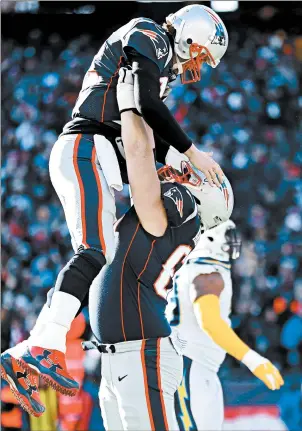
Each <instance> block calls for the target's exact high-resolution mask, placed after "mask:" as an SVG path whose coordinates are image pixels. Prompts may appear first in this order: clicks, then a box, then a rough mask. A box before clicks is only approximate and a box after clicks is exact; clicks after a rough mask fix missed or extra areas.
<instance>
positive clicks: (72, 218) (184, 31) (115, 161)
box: [2, 5, 228, 415]
mask: <svg viewBox="0 0 302 431" xmlns="http://www.w3.org/2000/svg"><path fill="white" fill-rule="evenodd" d="M227 46H228V35H227V31H226V28H225V26H224V24H223V22H222V21H221V19H220V18H219V16H218V15H217V14H216V13H215V12H214V11H212V10H211V9H209V8H207V7H205V6H201V5H190V6H186V7H184V8H182V9H181V10H179V11H178V12H176V13H175V14H171V15H170V16H168V17H167V19H166V23H165V24H164V25H163V26H161V25H158V24H157V23H155V22H154V21H152V20H151V19H147V18H137V19H133V20H131V21H130V22H129V23H127V24H126V25H124V26H123V27H121V28H119V29H118V30H117V31H115V32H114V33H113V34H112V35H111V36H110V37H109V38H108V39H107V40H106V41H105V43H104V44H103V45H102V47H101V48H100V50H99V52H98V53H97V54H96V55H95V57H94V58H93V60H92V63H91V66H90V68H89V70H88V71H87V73H86V75H85V77H84V81H83V85H82V89H81V91H80V94H79V96H78V99H77V101H76V104H75V107H74V109H73V113H72V120H71V121H70V122H69V123H68V124H66V126H65V127H64V129H63V133H62V134H61V136H60V137H59V139H58V141H57V142H56V143H55V144H54V147H53V149H52V153H51V156H50V164H49V166H50V177H51V181H52V184H53V186H54V188H55V190H56V192H57V194H58V197H59V199H60V201H61V203H62V206H63V208H64V213H65V216H66V221H67V225H68V229H69V232H70V235H71V239H72V245H73V249H74V253H75V254H74V256H73V257H72V259H71V260H70V261H69V262H68V263H67V265H66V266H65V267H64V268H63V269H62V270H61V271H60V273H59V275H58V278H57V281H56V284H55V288H54V293H53V291H52V292H51V294H50V295H49V298H48V303H47V304H45V306H44V307H43V309H42V311H41V313H40V315H39V317H38V320H37V322H36V325H35V327H34V329H33V330H32V332H31V336H30V338H29V339H28V340H26V341H24V342H23V343H22V345H18V346H16V347H15V348H12V349H10V350H9V351H7V352H5V353H4V354H3V355H2V374H3V375H4V377H5V378H7V377H10V378H8V380H9V381H10V383H11V382H12V380H14V385H15V386H14V391H15V393H17V394H18V393H19V395H20V393H21V392H22V400H23V401H22V403H23V404H24V407H25V408H31V409H32V410H33V412H34V414H36V415H40V414H41V412H42V411H43V406H41V403H40V400H39V398H37V400H38V401H37V404H35V405H34V406H31V404H30V403H31V399H32V397H30V395H29V394H30V393H31V392H32V391H31V390H30V391H29V390H28V387H27V385H25V383H24V381H25V380H24V379H23V380H22V379H17V377H16V376H17V374H16V370H17V365H16V359H18V358H20V356H22V358H23V361H24V362H27V363H29V364H31V366H33V367H35V369H36V370H38V371H39V372H40V375H41V377H42V378H44V380H45V381H46V382H47V383H48V384H51V385H52V386H53V387H54V388H55V389H56V390H58V391H59V392H62V393H64V394H69V395H74V394H75V393H76V391H77V390H78V384H77V382H76V381H75V380H74V379H73V378H72V377H71V375H70V374H69V373H68V372H67V369H66V363H65V351H66V334H67V331H68V330H69V328H70V324H71V322H72V320H73V319H74V317H75V316H76V315H77V314H78V313H79V312H80V310H81V309H82V308H83V307H84V306H85V305H86V304H87V298H88V292H89V288H90V285H91V283H92V281H93V280H94V278H95V277H96V275H97V274H98V273H99V271H100V270H101V268H102V267H103V266H104V265H105V264H106V263H110V262H111V261H112V259H113V256H114V250H115V245H114V233H113V224H114V222H115V200H114V190H121V189H122V187H123V182H126V183H127V182H128V179H127V172H126V160H125V153H124V149H123V145H122V140H121V127H120V112H119V109H118V104H117V99H116V86H117V80H118V72H119V69H120V67H121V66H122V65H123V64H127V65H128V66H129V67H131V68H132V70H133V73H134V94H135V106H136V110H137V112H138V113H139V114H140V115H142V117H143V118H144V120H145V121H146V123H147V124H148V125H149V126H150V127H151V128H152V129H153V132H154V135H155V141H156V142H155V147H156V153H157V156H156V158H157V160H158V161H161V162H163V163H165V161H166V162H167V163H169V153H170V146H171V145H173V146H174V147H175V148H176V149H177V150H179V151H180V152H181V153H185V154H186V155H187V156H188V158H189V160H190V161H191V163H192V164H193V165H194V166H196V167H197V168H198V169H199V170H200V171H201V172H202V173H203V174H204V175H205V176H206V178H207V179H208V182H209V183H210V184H213V185H214V184H216V185H217V186H219V185H220V183H219V182H222V175H223V173H222V171H221V168H220V167H219V165H218V164H217V163H216V162H215V161H214V160H213V159H212V158H211V156H210V155H209V154H206V153H203V152H201V151H199V150H198V149H197V148H196V147H195V145H194V144H193V143H192V141H191V139H190V138H189V137H188V136H187V135H186V134H185V133H184V132H183V130H182V129H181V127H180V126H179V124H178V123H177V121H176V120H175V119H174V117H173V115H172V114H171V113H170V111H169V109H168V108H167V107H166V105H165V104H164V102H163V100H162V99H163V98H164V97H165V96H166V95H167V93H168V89H169V83H170V82H171V81H173V80H174V79H175V78H176V76H177V75H178V74H179V75H181V79H182V82H183V83H184V84H186V83H187V82H195V81H198V80H199V79H200V77H201V67H202V65H203V63H207V64H209V65H210V66H211V67H216V66H217V65H218V64H219V62H220V59H221V57H222V56H223V55H224V53H225V52H226V49H227ZM54 365H55V366H54ZM4 367H5V370H4ZM32 386H35V384H33V385H32ZM11 387H12V386H11ZM16 388H17V389H16ZM37 397H38V395H37Z"/></svg>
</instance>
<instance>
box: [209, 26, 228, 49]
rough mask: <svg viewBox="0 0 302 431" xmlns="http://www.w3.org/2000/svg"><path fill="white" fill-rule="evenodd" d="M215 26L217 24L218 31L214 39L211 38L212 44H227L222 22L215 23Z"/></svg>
mask: <svg viewBox="0 0 302 431" xmlns="http://www.w3.org/2000/svg"><path fill="white" fill-rule="evenodd" d="M215 26H216V33H215V36H214V37H213V40H211V44H213V45H221V46H225V44H226V38H225V34H224V30H223V27H222V25H221V24H220V23H218V24H217V23H215Z"/></svg>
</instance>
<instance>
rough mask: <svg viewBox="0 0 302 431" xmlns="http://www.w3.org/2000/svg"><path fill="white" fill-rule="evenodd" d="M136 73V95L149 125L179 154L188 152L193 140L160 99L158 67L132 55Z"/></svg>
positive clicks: (139, 109)
mask: <svg viewBox="0 0 302 431" xmlns="http://www.w3.org/2000/svg"><path fill="white" fill-rule="evenodd" d="M131 62H132V70H133V73H134V95H135V102H136V106H137V108H138V111H139V112H140V113H141V114H142V116H143V117H144V119H145V120H146V122H147V123H148V125H149V126H150V127H151V128H152V129H153V131H154V132H155V133H157V134H158V135H159V136H160V137H161V138H162V139H164V140H165V141H166V142H167V143H168V144H169V145H172V146H173V147H175V148H176V149H177V150H178V151H179V152H181V153H184V152H186V151H187V150H188V149H189V148H190V147H191V145H192V141H191V139H190V138H189V137H188V136H187V135H186V133H185V132H184V131H183V130H182V128H181V127H180V126H179V124H178V123H177V121H176V120H175V118H174V117H173V115H172V114H171V112H170V111H169V109H168V108H167V106H166V105H165V104H164V102H163V101H162V100H161V99H160V97H159V93H160V82H159V79H160V71H159V69H158V67H157V65H156V64H155V63H154V62H153V61H151V60H149V59H148V58H146V57H143V56H141V55H131Z"/></svg>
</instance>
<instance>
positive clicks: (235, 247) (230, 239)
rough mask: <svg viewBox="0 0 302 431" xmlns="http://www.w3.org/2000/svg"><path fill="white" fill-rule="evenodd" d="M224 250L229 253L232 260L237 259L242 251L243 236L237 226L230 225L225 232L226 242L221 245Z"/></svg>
mask: <svg viewBox="0 0 302 431" xmlns="http://www.w3.org/2000/svg"><path fill="white" fill-rule="evenodd" d="M221 249H222V251H224V252H225V253H228V254H229V257H230V259H231V260H236V259H238V257H239V256H240V253H241V238H240V237H239V234H238V232H237V230H236V228H233V227H229V228H228V229H227V230H226V232H225V243H224V244H222V246H221Z"/></svg>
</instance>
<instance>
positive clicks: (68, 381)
mask: <svg viewBox="0 0 302 431" xmlns="http://www.w3.org/2000/svg"><path fill="white" fill-rule="evenodd" d="M18 363H19V365H20V366H21V367H22V368H24V369H25V370H26V371H28V372H29V373H31V374H33V373H34V372H38V373H39V374H40V377H41V378H42V379H43V380H44V381H45V383H46V384H47V385H49V386H51V387H52V388H53V389H54V390H55V391H58V392H60V393H61V394H63V395H68V396H70V397H73V396H74V395H76V393H77V391H78V390H79V388H80V387H79V384H78V383H77V382H76V381H75V380H74V378H73V377H72V376H71V375H70V374H69V373H68V371H67V367H66V362H65V355H64V353H62V352H60V351H59V350H53V349H45V348H44V347H35V346H33V347H28V349H27V350H26V351H25V353H24V354H23V355H22V356H21V357H20V358H19V359H18Z"/></svg>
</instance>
